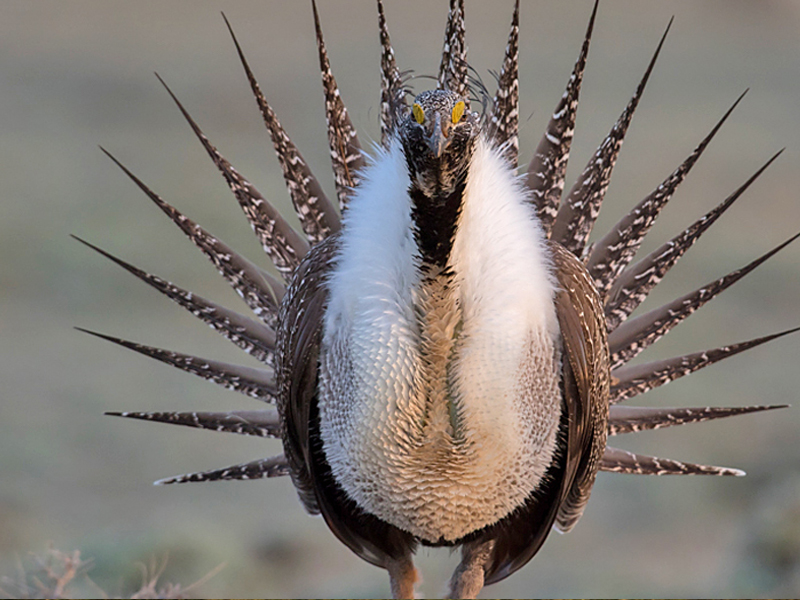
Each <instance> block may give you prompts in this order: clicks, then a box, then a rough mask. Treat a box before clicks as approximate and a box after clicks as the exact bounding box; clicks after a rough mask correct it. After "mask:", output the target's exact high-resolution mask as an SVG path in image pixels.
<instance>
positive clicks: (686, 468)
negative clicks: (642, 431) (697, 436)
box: [600, 447, 745, 477]
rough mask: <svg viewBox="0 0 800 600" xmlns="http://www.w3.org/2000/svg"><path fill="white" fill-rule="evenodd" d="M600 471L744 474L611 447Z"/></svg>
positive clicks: (604, 457)
mask: <svg viewBox="0 0 800 600" xmlns="http://www.w3.org/2000/svg"><path fill="white" fill-rule="evenodd" d="M600 470H601V471H611V472H613V473H628V474H631V475H732V476H734V477H741V476H743V475H744V474H745V472H744V471H741V470H739V469H731V468H728V467H712V466H706V465H696V464H694V463H684V462H679V461H677V460H672V459H669V458H658V457H656V456H647V455H645V454H634V453H633V452H627V451H626V450H620V449H619V448H611V447H606V451H605V454H603V459H602V461H600Z"/></svg>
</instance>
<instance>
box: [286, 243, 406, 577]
mask: <svg viewBox="0 0 800 600" xmlns="http://www.w3.org/2000/svg"><path fill="white" fill-rule="evenodd" d="M338 240H339V236H338V235H337V234H334V235H332V236H330V237H328V238H326V239H325V240H324V241H323V242H321V243H320V244H318V245H317V246H315V247H314V248H312V249H311V251H310V252H309V253H308V254H307V255H306V256H305V257H304V258H303V261H302V262H301V263H300V264H299V265H298V267H297V269H296V270H295V271H294V273H293V274H292V281H291V283H290V285H289V287H288V288H287V290H286V295H285V296H284V299H283V302H282V303H281V310H280V316H279V327H278V339H277V344H278V348H279V350H278V357H277V361H278V364H277V369H276V372H277V380H278V402H277V405H278V413H279V415H280V420H281V438H282V440H283V451H284V454H285V455H286V460H287V463H288V465H289V474H290V475H291V477H292V482H293V483H294V485H295V487H296V488H297V493H298V495H299V496H300V500H301V501H302V502H303V506H305V508H306V510H307V511H308V512H310V513H312V514H320V513H321V514H322V516H323V517H324V519H325V522H326V523H327V524H328V527H329V528H330V529H331V531H332V532H333V533H334V535H336V537H338V538H339V540H341V541H342V542H343V543H344V544H346V545H347V546H348V547H349V548H350V549H351V550H352V551H353V552H355V553H356V554H357V555H358V556H359V557H361V558H363V559H364V560H366V561H368V562H371V563H372V564H374V565H377V566H381V567H386V566H387V564H388V563H389V561H390V560H391V559H398V558H400V557H403V556H408V555H409V554H410V553H411V552H412V551H413V548H414V547H415V546H416V541H415V540H414V538H413V537H412V536H411V535H410V534H408V533H405V532H403V531H400V530H399V529H397V528H396V527H393V526H391V525H389V524H388V523H385V522H384V521H381V520H380V519H377V518H376V517H374V516H373V515H370V514H367V513H365V512H364V511H363V510H361V509H360V508H359V507H358V505H357V504H356V503H355V502H354V501H353V500H351V499H350V498H349V497H348V496H347V495H346V494H345V492H344V490H343V489H342V488H341V486H339V484H338V483H337V482H336V480H335V479H334V477H333V474H332V472H331V468H330V465H329V464H328V462H327V460H326V458H325V453H324V450H323V447H322V440H321V439H320V435H319V409H318V404H317V401H318V381H319V353H320V345H321V341H322V325H323V317H324V314H325V306H326V304H327V300H328V290H327V286H326V278H327V276H328V274H329V273H330V269H331V267H332V266H333V259H334V257H335V255H336V252H337V250H338V245H339V241H338Z"/></svg>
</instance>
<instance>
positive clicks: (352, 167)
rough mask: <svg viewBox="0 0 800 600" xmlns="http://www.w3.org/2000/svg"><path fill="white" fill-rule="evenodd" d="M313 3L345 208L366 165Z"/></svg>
mask: <svg viewBox="0 0 800 600" xmlns="http://www.w3.org/2000/svg"><path fill="white" fill-rule="evenodd" d="M311 6H312V9H313V12H314V29H315V31H316V35H317V49H318V50H319V66H320V70H321V71H322V86H323V88H324V90H325V116H326V118H327V120H328V143H329V144H330V149H331V160H332V161H333V175H334V178H335V179H336V191H337V194H338V196H339V206H340V207H341V208H342V210H344V208H345V207H346V206H347V200H348V198H349V197H350V194H351V193H352V191H353V188H355V187H356V185H358V182H359V177H358V171H359V170H360V169H362V168H363V167H364V165H365V162H364V157H363V155H362V153H361V144H360V143H359V141H358V135H357V134H356V130H355V127H353V123H352V122H351V121H350V115H349V114H348V113H347V108H345V105H344V102H343V101H342V97H341V95H340V94H339V88H338V87H337V85H336V79H334V77H333V73H332V72H331V63H330V60H328V51H327V50H326V49H325V40H324V39H323V38H322V27H321V26H320V23H319V13H318V12H317V3H316V2H315V0H311Z"/></svg>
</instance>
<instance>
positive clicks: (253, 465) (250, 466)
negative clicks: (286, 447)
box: [153, 454, 289, 485]
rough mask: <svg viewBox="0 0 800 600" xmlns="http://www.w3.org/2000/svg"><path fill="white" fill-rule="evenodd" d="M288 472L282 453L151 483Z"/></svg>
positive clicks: (219, 479)
mask: <svg viewBox="0 0 800 600" xmlns="http://www.w3.org/2000/svg"><path fill="white" fill-rule="evenodd" d="M288 474H289V465H288V464H287V462H286V457H285V456H284V455H283V454H279V455H278V456H273V457H271V458H262V459H259V460H254V461H251V462H248V463H244V464H241V465H233V466H231V467H225V468H224V469H215V470H213V471H201V472H198V473H187V474H186V475H178V476H176V477H168V478H166V479H159V480H158V481H155V482H153V485H170V484H173V483H195V482H202V481H230V480H240V481H241V480H250V479H267V478H271V477H283V476H285V475H288Z"/></svg>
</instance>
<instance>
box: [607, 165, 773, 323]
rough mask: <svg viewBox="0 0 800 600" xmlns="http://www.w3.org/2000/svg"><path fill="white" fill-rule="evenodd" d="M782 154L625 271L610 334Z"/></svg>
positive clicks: (614, 291) (613, 293)
mask: <svg viewBox="0 0 800 600" xmlns="http://www.w3.org/2000/svg"><path fill="white" fill-rule="evenodd" d="M782 152H783V150H780V151H779V152H777V153H776V154H774V155H773V156H772V158H770V159H769V160H768V161H767V162H766V163H764V166H762V167H761V168H760V169H759V170H758V171H756V172H755V173H754V174H753V175H752V176H751V177H750V179H748V180H747V181H746V182H744V183H743V184H742V185H741V186H740V187H739V188H738V189H737V190H736V191H734V192H733V193H732V194H731V195H730V196H728V197H727V198H726V199H725V200H723V201H722V202H721V203H720V204H718V205H717V206H716V207H714V208H713V209H711V210H710V211H709V212H707V213H706V214H705V215H703V216H702V217H700V218H699V219H698V220H697V221H695V222H694V223H692V224H691V225H690V226H689V227H688V228H686V229H685V230H684V231H682V232H681V233H680V234H678V235H677V236H675V237H674V238H672V239H671V240H670V241H669V242H667V243H666V244H663V245H662V246H661V247H659V248H657V249H655V250H653V251H652V252H651V253H650V254H648V255H647V256H646V257H645V258H643V259H642V260H640V261H638V262H637V263H635V264H633V265H631V266H630V267H628V268H626V269H625V270H624V271H622V274H621V275H620V276H619V278H618V279H617V280H616V282H615V283H614V285H613V286H612V287H611V290H610V291H609V293H608V297H607V300H606V308H605V311H606V320H607V322H608V330H609V332H613V331H614V330H615V329H616V328H617V327H618V326H619V325H620V324H621V323H623V322H624V321H625V320H626V319H627V318H628V315H630V314H631V313H632V312H633V311H634V310H635V309H636V308H637V307H638V306H639V305H640V304H641V303H642V302H644V300H645V298H647V295H648V294H649V293H650V291H651V290H652V289H653V288H654V287H655V286H656V285H657V284H658V283H659V282H660V281H661V280H662V279H663V278H664V276H665V275H666V274H667V272H668V271H669V270H670V269H671V268H672V267H673V266H674V265H675V263H677V262H678V260H679V259H680V258H681V257H682V256H683V255H684V254H685V253H686V251H687V250H688V249H689V248H691V247H692V246H693V245H694V243H695V242H697V240H698V239H700V236H701V235H703V234H704V233H705V232H706V231H708V229H709V227H711V226H712V225H713V224H714V222H715V221H716V220H717V219H719V218H720V217H721V216H722V215H723V213H724V212H725V211H726V210H728V209H729V208H730V207H731V206H732V205H733V203H734V202H736V200H738V199H739V197H741V195H742V194H743V193H744V192H745V190H747V188H749V187H750V186H751V185H752V184H753V182H755V180H756V179H758V178H759V177H760V176H761V174H762V173H763V172H764V171H765V170H766V169H767V167H769V166H770V165H771V164H772V163H773V161H774V160H775V159H776V158H778V156H780V155H781V153H782Z"/></svg>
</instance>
